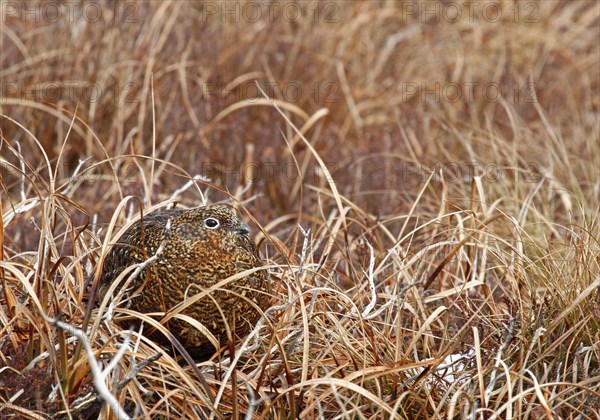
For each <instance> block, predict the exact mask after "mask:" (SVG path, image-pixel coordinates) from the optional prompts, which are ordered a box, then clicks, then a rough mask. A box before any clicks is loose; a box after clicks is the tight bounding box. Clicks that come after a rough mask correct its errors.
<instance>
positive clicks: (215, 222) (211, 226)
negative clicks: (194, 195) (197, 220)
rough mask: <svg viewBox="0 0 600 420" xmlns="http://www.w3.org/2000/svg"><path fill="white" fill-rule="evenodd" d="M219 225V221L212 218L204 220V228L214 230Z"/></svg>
mask: <svg viewBox="0 0 600 420" xmlns="http://www.w3.org/2000/svg"><path fill="white" fill-rule="evenodd" d="M219 225H220V223H219V221H218V220H217V219H215V218H214V217H209V218H208V219H205V220H204V226H206V227H207V228H209V229H216V228H218V227H219Z"/></svg>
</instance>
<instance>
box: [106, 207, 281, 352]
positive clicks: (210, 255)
mask: <svg viewBox="0 0 600 420" xmlns="http://www.w3.org/2000/svg"><path fill="white" fill-rule="evenodd" d="M163 242H164V249H163V250H162V252H159V253H158V258H157V259H156V261H155V262H153V263H151V264H150V265H148V266H147V267H146V268H145V269H144V270H142V272H141V273H140V274H139V275H138V276H137V277H136V278H134V279H133V280H132V281H131V283H130V288H129V289H128V290H129V294H130V295H131V296H132V298H131V303H130V308H131V309H135V310H137V311H139V312H142V313H150V312H168V311H169V310H170V309H172V308H173V307H174V306H175V305H177V304H179V303H181V302H182V301H183V300H185V299H186V298H189V297H192V296H194V295H196V294H198V293H200V292H202V291H203V290H206V289H208V288H210V287H211V286H213V285H215V284H217V283H218V282H220V281H221V280H224V279H226V278H228V277H230V276H232V275H234V274H236V273H240V272H242V271H245V270H247V269H251V268H254V267H259V266H261V265H262V262H261V260H260V257H259V254H258V250H257V249H256V246H255V244H254V242H253V241H252V239H250V236H249V229H248V226H247V225H246V224H245V223H244V222H242V220H240V219H239V218H238V217H237V216H236V214H235V213H234V212H233V211H232V210H231V209H229V208H228V207H226V206H223V205H211V206H206V207H198V208H194V209H190V210H175V209H172V210H163V211H158V212H155V213H151V214H149V215H147V216H145V217H144V218H143V220H142V221H138V222H136V223H135V224H134V225H132V226H131V227H130V228H129V229H128V230H127V231H126V232H125V233H124V234H123V235H122V236H121V238H120V239H119V241H118V244H117V245H115V246H114V247H113V248H112V250H111V251H110V253H109V254H108V255H107V257H106V260H105V262H104V266H103V271H102V279H101V285H102V286H101V290H104V292H105V291H106V289H107V286H108V285H109V284H110V282H112V281H114V280H115V279H116V278H117V277H118V275H119V274H120V273H121V272H122V271H123V270H124V269H125V268H126V267H128V266H131V265H134V264H139V263H143V262H144V261H147V260H148V258H150V257H152V256H154V255H155V254H157V251H158V250H159V248H160V246H161V243H163ZM126 278H127V276H126ZM269 292H270V288H269V281H268V277H267V272H266V271H265V270H259V271H256V272H255V273H252V274H250V275H248V276H245V277H243V278H241V279H238V280H234V281H232V282H230V283H228V284H227V285H225V286H223V287H222V288H221V289H219V290H215V291H213V292H212V293H211V294H210V297H203V298H202V299H200V300H199V301H198V302H196V303H194V304H193V305H192V306H190V307H189V308H187V309H185V310H183V312H182V313H183V314H184V315H189V316H191V317H193V318H195V319H196V320H198V321H199V322H201V323H202V324H203V325H204V326H205V327H206V328H208V329H209V330H210V331H211V332H212V334H213V335H214V336H215V337H216V338H217V339H218V340H220V342H221V343H225V342H226V340H227V333H226V328H225V325H224V323H223V316H222V315H221V313H220V312H219V308H218V307H217V305H219V306H220V309H221V311H223V313H224V314H225V316H226V317H227V320H228V323H229V325H230V326H234V325H235V333H236V335H237V336H239V337H243V336H244V335H245V334H247V333H248V332H249V330H250V329H251V327H253V326H254V325H255V323H256V321H257V320H258V318H259V317H260V312H259V311H257V310H256V309H255V308H254V306H253V304H252V302H253V303H255V304H256V305H257V306H258V307H259V308H261V309H265V308H266V307H267V306H268V304H269V301H270V299H269ZM167 325H168V328H169V330H170V331H171V332H172V333H173V334H174V335H175V337H177V338H178V339H179V340H180V341H181V342H182V343H183V344H184V345H185V346H186V347H187V348H188V349H190V350H193V351H206V350H209V349H212V346H211V345H210V342H209V341H208V340H207V338H206V337H205V335H204V334H202V333H201V332H199V331H198V330H197V329H196V328H194V327H193V326H192V325H190V324H189V323H187V322H185V321H182V320H178V319H171V320H170V321H168V324H167Z"/></svg>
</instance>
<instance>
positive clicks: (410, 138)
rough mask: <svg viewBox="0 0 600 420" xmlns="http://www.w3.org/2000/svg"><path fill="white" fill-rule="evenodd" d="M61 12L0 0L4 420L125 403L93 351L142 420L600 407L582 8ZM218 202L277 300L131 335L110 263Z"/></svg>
mask: <svg viewBox="0 0 600 420" xmlns="http://www.w3.org/2000/svg"><path fill="white" fill-rule="evenodd" d="M52 4H53V3H46V2H41V3H35V2H31V3H27V7H29V8H30V10H34V11H35V10H36V9H35V7H37V8H38V9H37V10H38V15H37V16H38V17H40V19H41V24H36V22H35V19H36V15H35V14H33V15H32V14H31V13H30V14H28V15H27V14H25V12H24V8H25V7H26V5H25V4H22V3H17V2H13V3H10V4H8V3H7V4H2V5H1V6H2V10H1V11H0V17H1V18H2V23H1V24H0V32H1V38H0V40H1V41H0V69H1V70H0V71H1V72H2V81H1V83H2V92H1V96H0V130H1V131H0V135H1V137H2V138H1V140H2V142H1V148H0V150H1V152H0V153H1V155H0V170H1V173H0V175H1V178H0V180H1V187H2V191H1V193H0V200H1V203H2V213H1V214H0V215H1V217H2V219H1V220H0V228H1V230H0V278H1V281H2V289H1V293H0V417H3V418H12V417H18V418H56V417H57V416H62V417H73V418H80V417H83V418H85V417H86V416H87V417H93V416H95V415H96V414H97V413H98V412H100V414H101V415H102V416H104V418H109V417H110V416H114V414H113V412H112V411H111V408H115V407H114V405H113V407H109V406H108V405H107V404H102V403H101V402H100V400H99V398H98V392H97V390H98V386H96V387H95V386H94V377H93V375H92V373H91V370H90V369H91V368H90V366H91V365H90V363H91V358H92V357H93V358H95V359H97V360H98V361H99V362H100V367H101V368H102V369H104V368H106V367H107V366H108V365H109V362H110V361H111V360H112V362H113V363H112V364H111V366H110V369H109V370H107V371H106V377H105V378H104V379H103V378H101V380H100V382H102V383H104V384H106V386H107V388H108V390H109V391H110V392H111V393H112V395H114V397H115V398H116V400H117V402H118V404H120V405H121V406H122V407H123V409H124V410H125V411H126V412H127V413H128V414H129V415H131V416H135V417H140V418H197V417H200V418H205V417H206V418H207V417H209V416H212V417H214V418H225V417H229V416H230V415H233V416H234V417H243V416H247V417H249V418H255V419H259V418H282V419H283V418H296V417H300V418H308V419H311V418H392V417H397V418H453V417H470V418H540V417H542V418H543V417H548V418H556V417H559V418H586V419H587V418H589V419H594V418H598V417H597V416H598V414H597V413H598V412H600V366H599V364H598V360H600V325H599V324H600V294H599V293H600V292H599V291H600V244H599V240H600V229H599V225H600V224H599V216H600V215H599V212H598V209H599V206H600V204H599V202H600V175H599V170H598V168H599V167H600V141H599V138H600V136H599V131H600V130H599V128H600V124H599V118H598V107H599V105H600V97H599V92H598V88H599V86H598V80H599V77H600V74H599V72H598V68H599V65H598V64H599V63H598V56H599V50H598V49H599V48H598V43H597V35H598V23H599V7H598V5H597V4H596V3H595V2H584V1H576V2H555V1H543V2H522V3H521V4H520V5H519V6H517V9H515V6H514V4H513V2H512V1H499V2H494V3H488V2H483V3H482V4H481V5H480V6H475V7H474V8H471V9H470V8H469V7H470V6H468V5H467V4H461V5H459V6H458V8H459V9H458V10H460V11H461V12H462V13H463V15H462V17H461V18H460V19H456V21H453V16H454V15H453V14H452V13H454V12H456V10H457V8H456V6H452V7H454V9H452V8H449V6H448V3H444V4H442V3H430V2H427V3H412V2H409V3H400V2H395V1H380V2H374V1H364V2H356V3H350V2H346V3H342V2H340V3H335V2H328V1H323V2H321V3H317V2H300V3H294V4H295V5H296V7H292V6H289V7H287V5H288V3H284V2H281V3H277V4H276V5H275V6H273V8H272V9H271V11H272V15H269V14H268V9H267V6H266V5H265V4H263V3H251V2H243V3H239V4H238V9H235V8H233V7H234V6H232V5H234V4H233V3H227V4H225V3H222V2H205V3H191V2H190V3H188V2H173V3H161V2H144V3H113V2H96V3H94V2H91V3H86V4H87V5H88V9H86V13H87V14H86V16H87V19H86V18H84V17H82V15H81V12H82V10H83V9H82V7H83V6H81V5H79V6H75V5H74V4H72V6H71V7H73V10H72V12H73V15H72V16H73V18H70V17H69V16H70V15H66V16H65V15H63V16H62V18H61V19H58V22H54V23H52V22H49V21H50V20H57V19H54V18H53V17H54V16H55V15H53V14H52V13H55V11H56V10H57V9H55V8H53V7H55V6H51V5H52ZM90 4H91V5H93V6H94V8H93V10H92V9H90V8H89V5H90ZM11 5H12V6H11ZM49 5H50V6H49ZM256 5H262V9H261V10H262V13H263V15H262V18H261V19H259V21H258V22H256V23H253V22H251V20H254V19H253V18H254V16H255V14H253V13H255V12H253V10H256ZM488 5H491V6H489V7H492V8H488V9H485V10H484V9H483V8H484V6H488ZM13 6H14V8H10V7H13ZM229 6H231V7H232V8H230V9H227V10H233V12H232V13H231V14H229V15H227V16H226V15H225V12H226V10H225V8H227V7H229ZM244 7H245V8H246V9H244ZM286 7H287V9H286ZM252 8H254V9H252ZM298 8H302V9H303V10H304V17H303V18H300V19H295V14H294V13H295V11H296V10H297V9H298ZM98 10H100V11H101V14H100V16H99V17H98V15H94V14H93V13H94V11H96V12H97V11H98ZM427 10H429V11H430V12H429V13H425V12H426V11H427ZM515 10H518V13H517V12H516V11H515ZM317 11H318V12H317ZM495 11H500V14H501V15H500V16H499V17H498V21H494V20H496V14H495ZM63 13H66V12H64V10H63ZM286 13H287V14H286ZM471 13H472V15H471ZM90 16H91V18H90ZM95 17H98V18H97V19H96V18H95ZM471 17H472V18H471ZM223 20H225V22H224V21H223ZM457 89H458V90H459V91H460V92H461V94H462V96H461V97H460V98H457V97H456V93H457ZM261 90H262V92H261ZM498 90H501V91H502V93H503V96H502V97H498V96H497V91H498ZM267 98H272V99H275V101H273V100H267ZM219 200H227V201H230V202H233V203H235V204H236V205H237V206H238V208H239V209H240V210H241V212H242V214H243V215H244V218H245V219H246V220H252V222H253V224H254V232H255V233H256V235H257V240H259V241H260V242H261V244H262V245H261V250H262V254H263V255H264V257H265V259H266V260H267V262H268V267H269V270H270V272H271V278H272V281H273V291H272V293H273V307H272V308H271V309H269V310H268V311H267V313H266V314H265V317H264V319H263V321H261V322H260V323H259V325H258V326H257V329H256V330H255V331H254V333H253V334H251V336H250V337H248V338H247V339H246V340H245V341H240V342H236V343H232V346H230V348H229V349H222V351H221V352H220V353H219V354H217V355H215V356H214V357H213V358H212V359H211V360H206V361H203V362H199V363H197V364H194V363H190V360H189V358H187V359H186V358H185V357H184V356H182V354H183V353H185V352H182V351H181V349H174V350H173V351H166V350H165V349H162V348H160V347H159V346H158V345H157V344H156V343H153V342H152V341H151V340H149V339H147V338H145V337H144V336H143V335H141V334H139V331H133V332H132V333H131V336H130V342H129V344H128V345H127V347H126V348H124V347H122V346H123V343H124V342H126V341H127V340H128V339H127V338H126V337H127V336H128V333H127V330H126V322H123V323H115V322H114V321H115V320H119V319H121V320H126V319H127V317H131V316H144V315H141V314H135V313H132V312H131V311H130V310H128V309H127V308H126V307H124V305H117V306H114V305H112V302H111V301H110V299H109V298H107V299H106V300H105V301H104V302H102V303H100V304H99V305H93V304H90V303H89V302H88V300H89V296H88V294H89V290H90V287H91V285H93V284H94V278H95V276H97V273H98V271H99V269H100V267H101V262H102V256H103V255H105V253H106V252H107V249H108V247H109V246H110V244H111V243H112V242H114V240H115V238H117V236H118V234H119V232H121V231H122V230H123V229H124V226H125V225H126V224H127V223H128V222H130V221H131V220H133V218H135V217H137V216H138V215H139V213H140V209H143V211H144V212H147V211H150V210H151V209H153V208H159V207H163V206H166V205H171V204H172V203H175V202H177V203H180V204H178V205H183V206H195V205H198V204H201V203H204V202H206V201H219ZM55 319H60V321H62V322H64V323H66V324H68V325H69V326H70V327H68V328H67V329H66V330H64V329H61V328H58V326H57V323H56V322H54V321H53V320H55ZM145 319H147V321H148V322H149V323H155V324H156V323H157V320H156V319H151V318H149V317H145ZM76 328H77V329H81V332H84V331H85V337H86V340H88V344H89V346H90V350H91V351H90V352H88V353H86V351H85V349H84V348H82V346H81V343H80V342H78V340H77V339H76V338H74V336H73V333H74V332H76V330H75V329H76ZM233 346H235V353H234V352H231V351H230V350H231V349H233V348H234V347H233ZM119 349H122V350H121V353H123V352H124V353H123V354H122V357H121V355H118V354H117V353H118V352H119ZM159 352H160V353H161V357H159V358H158V356H157V353H159ZM149 358H150V359H149ZM453 361H454V363H453ZM449 365H451V366H449ZM59 413H60V414H59Z"/></svg>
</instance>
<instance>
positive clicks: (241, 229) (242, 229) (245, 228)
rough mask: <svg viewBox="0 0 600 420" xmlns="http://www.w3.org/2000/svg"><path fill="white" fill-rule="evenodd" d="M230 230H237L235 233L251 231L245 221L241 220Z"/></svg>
mask: <svg viewBox="0 0 600 420" xmlns="http://www.w3.org/2000/svg"><path fill="white" fill-rule="evenodd" d="M229 230H230V231H232V232H235V233H239V234H242V235H247V234H249V233H250V228H249V227H248V225H247V224H245V223H244V222H241V223H240V224H239V225H237V226H232V227H230V228H229Z"/></svg>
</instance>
